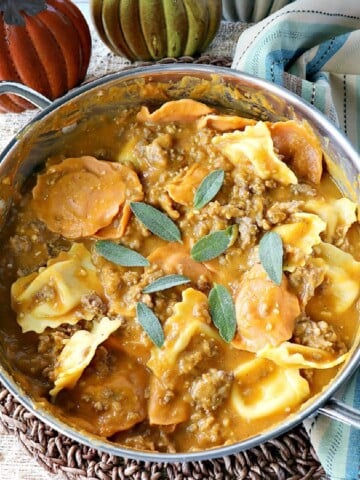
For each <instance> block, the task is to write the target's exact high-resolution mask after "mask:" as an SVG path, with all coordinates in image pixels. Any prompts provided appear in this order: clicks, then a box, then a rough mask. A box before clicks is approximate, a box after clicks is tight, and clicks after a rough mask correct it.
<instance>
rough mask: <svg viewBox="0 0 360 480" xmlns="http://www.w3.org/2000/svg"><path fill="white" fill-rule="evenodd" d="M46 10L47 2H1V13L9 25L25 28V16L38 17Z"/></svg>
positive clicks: (27, 0)
mask: <svg viewBox="0 0 360 480" xmlns="http://www.w3.org/2000/svg"><path fill="white" fill-rule="evenodd" d="M45 9H46V1H45V0H0V13H2V14H3V17H4V21H5V23H6V24H7V25H20V26H24V25H25V19H24V15H30V16H31V15H37V14H38V13H40V12H42V11H43V10H45Z"/></svg>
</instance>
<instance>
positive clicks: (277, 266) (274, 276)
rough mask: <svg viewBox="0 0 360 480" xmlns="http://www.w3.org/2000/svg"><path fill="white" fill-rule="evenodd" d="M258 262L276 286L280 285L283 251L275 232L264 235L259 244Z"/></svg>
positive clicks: (279, 238)
mask: <svg viewBox="0 0 360 480" xmlns="http://www.w3.org/2000/svg"><path fill="white" fill-rule="evenodd" d="M259 256H260V262H261V264H262V266H263V268H264V270H265V271H266V273H267V274H268V275H269V278H270V280H272V281H273V282H274V283H275V284H276V285H280V284H281V280H282V271H283V256H284V249H283V243H282V240H281V237H280V235H279V234H278V233H276V232H268V233H266V234H265V235H264V236H263V237H262V239H261V240H260V243H259Z"/></svg>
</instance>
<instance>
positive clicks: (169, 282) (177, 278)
mask: <svg viewBox="0 0 360 480" xmlns="http://www.w3.org/2000/svg"><path fill="white" fill-rule="evenodd" d="M189 282H191V280H190V278H188V277H185V276H184V275H165V276H164V277H160V278H157V279H156V280H154V281H153V282H151V283H149V285H147V286H146V287H145V288H144V289H143V293H154V292H160V291H161V290H167V289H168V288H172V287H176V286H178V285H184V284H185V283H189Z"/></svg>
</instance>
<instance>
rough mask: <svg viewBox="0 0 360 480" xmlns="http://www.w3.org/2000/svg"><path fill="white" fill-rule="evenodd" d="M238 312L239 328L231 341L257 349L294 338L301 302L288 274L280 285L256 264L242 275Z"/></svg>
mask: <svg viewBox="0 0 360 480" xmlns="http://www.w3.org/2000/svg"><path fill="white" fill-rule="evenodd" d="M235 313H236V321H237V330H236V333H235V337H234V339H233V341H232V342H231V343H232V345H233V346H235V347H236V348H240V349H242V350H247V351H249V352H256V351H258V350H259V349H261V348H263V347H264V346H265V345H268V344H270V345H278V344H279V343H281V342H282V341H284V340H288V339H289V338H291V336H292V332H293V330H294V326H295V320H296V317H297V316H298V315H299V314H300V306H299V301H298V299H297V297H296V296H295V295H294V294H293V293H292V292H291V291H290V289H289V285H288V281H287V278H286V276H285V275H283V278H282V282H281V285H280V286H278V285H275V283H273V282H272V281H271V280H270V278H269V277H268V275H267V273H266V272H265V270H264V269H263V267H262V266H261V265H260V264H256V265H254V267H252V268H251V269H250V270H249V271H248V272H246V273H245V274H244V276H243V278H242V281H241V283H240V286H239V289H238V291H237V295H236V301H235Z"/></svg>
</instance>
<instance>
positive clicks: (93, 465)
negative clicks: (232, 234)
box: [0, 55, 327, 480]
mask: <svg viewBox="0 0 360 480" xmlns="http://www.w3.org/2000/svg"><path fill="white" fill-rule="evenodd" d="M104 61H108V60H107V59H106V58H105V60H104V59H103V58H102V59H101V62H104ZM231 61H232V59H231V57H229V56H212V55H203V56H201V57H198V58H193V57H187V56H184V57H180V58H176V59H175V58H165V59H162V60H160V61H158V62H156V63H160V64H167V63H199V64H210V65H219V66H223V67H230V66H231ZM153 63H154V62H141V63H137V64H135V65H122V67H121V68H122V69H128V68H133V67H134V66H146V65H150V64H153ZM114 71H115V69H114ZM107 73H111V69H109V68H108V69H107ZM94 78H97V76H96V75H91V74H90V75H89V76H88V78H87V79H86V81H90V80H92V79H94ZM0 422H1V424H2V426H3V428H4V429H5V430H6V431H7V432H8V433H12V434H14V435H16V437H17V438H18V439H19V441H20V443H21V444H22V445H23V446H24V447H25V449H26V451H27V452H28V453H29V455H31V456H32V457H34V458H35V460H36V461H37V462H38V463H39V464H40V465H41V466H42V467H44V468H45V469H46V470H47V471H48V472H51V473H53V474H57V475H58V476H60V477H62V478H66V479H69V480H85V479H86V480H99V479H100V480H118V479H121V480H123V479H135V480H160V479H171V480H190V479H191V480H207V479H215V480H232V479H239V480H247V479H250V480H260V479H264V480H265V479H266V480H269V479H276V480H318V479H321V480H325V479H326V478H327V477H326V475H325V472H324V470H323V468H322V466H321V464H320V462H319V460H318V458H317V456H316V454H315V452H314V450H313V448H312V446H311V444H310V441H309V437H308V435H307V433H306V431H305V429H304V428H303V427H302V426H299V427H297V428H295V429H294V430H292V431H290V432H288V433H287V434H284V435H282V436H280V437H278V438H276V439H273V440H270V441H268V442H266V443H264V444H262V445H260V446H258V447H255V448H252V449H249V450H247V451H245V452H240V453H238V454H235V455H231V456H228V457H224V458H219V459H215V460H208V461H203V462H191V463H179V464H167V463H151V462H140V461H135V460H128V459H124V458H120V457H115V456H112V455H109V454H106V453H102V452H99V451H97V450H95V449H92V448H89V447H87V446H85V445H82V444H79V443H78V442H76V441H74V440H72V439H70V438H68V437H66V436H64V435H62V434H60V433H59V432H57V431H56V430H54V429H52V428H50V427H49V426H47V425H46V424H44V423H43V422H42V421H40V420H39V419H38V418H37V417H36V416H34V415H33V414H32V413H31V412H29V411H28V410H27V409H26V408H25V407H24V406H23V405H21V404H20V403H19V402H18V401H17V400H16V399H15V398H14V397H13V396H12V395H11V394H10V393H9V392H8V390H7V389H6V388H5V387H3V386H2V385H1V383H0Z"/></svg>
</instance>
